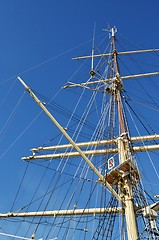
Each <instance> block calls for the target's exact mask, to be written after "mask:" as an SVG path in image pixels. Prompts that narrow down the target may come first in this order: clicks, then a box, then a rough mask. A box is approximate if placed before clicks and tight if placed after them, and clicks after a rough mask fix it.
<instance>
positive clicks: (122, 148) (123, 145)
mask: <svg viewBox="0 0 159 240" xmlns="http://www.w3.org/2000/svg"><path fill="white" fill-rule="evenodd" d="M115 32H116V29H115V28H112V29H111V33H112V45H113V60H114V68H115V75H116V76H115V77H116V80H115V82H114V86H113V87H114V89H113V91H111V92H112V94H115V98H116V101H117V106H118V119H119V126H120V128H119V130H120V133H119V134H120V137H119V138H118V149H119V162H120V164H124V163H126V162H127V161H128V160H130V154H131V152H130V147H129V143H128V133H127V131H126V129H125V122H124V113H123V108H122V102H121V93H122V89H123V86H122V82H121V79H120V72H119V65H118V56H117V51H116V43H115ZM123 183H124V185H123V187H120V191H121V193H122V194H123V200H124V204H125V217H126V226H127V235H128V240H136V239H138V236H139V235H138V228H137V223H136V217H135V210H134V201H133V189H132V188H133V186H132V183H131V177H130V170H129V171H128V172H127V174H126V176H124V177H123Z"/></svg>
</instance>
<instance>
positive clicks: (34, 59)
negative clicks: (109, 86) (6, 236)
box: [0, 0, 159, 212]
mask: <svg viewBox="0 0 159 240" xmlns="http://www.w3.org/2000/svg"><path fill="white" fill-rule="evenodd" d="M158 9H159V1H158V0H151V1H144V0H134V1H127V0H121V1H119V0H114V1H108V0H98V1H95V0H79V1H74V0H67V1H66V0H63V1H62V0H1V1H0V33H1V34H0V113H1V114H0V115H1V119H0V129H2V130H1V135H0V145H1V146H0V156H1V158H0V163H1V168H0V169H1V170H0V189H1V194H0V212H3V211H7V207H8V208H10V207H11V205H12V203H13V199H12V196H13V195H14V194H15V192H16V191H17V189H18V186H19V183H20V180H21V177H22V175H23V172H24V169H25V167H24V165H25V163H23V162H22V161H21V160H20V158H21V157H22V156H24V155H28V153H29V149H30V148H32V147H36V146H39V145H40V144H42V143H44V142H46V141H47V138H51V137H52V136H54V131H55V132H56V130H55V129H54V127H53V128H52V125H51V124H50V121H49V120H48V119H47V118H46V117H45V116H43V115H42V116H40V118H39V120H38V121H37V122H36V123H33V124H32V126H31V127H29V128H28V130H26V131H25V132H24V133H23V134H22V136H21V133H22V132H23V131H24V130H25V129H26V128H27V126H28V125H29V124H30V123H31V121H32V120H33V119H34V118H35V117H36V116H37V114H38V113H39V112H40V109H39V108H38V106H36V104H35V103H34V102H33V100H32V99H30V98H29V97H26V96H25V97H24V98H23V100H22V103H20V104H19V107H18V109H17V108H16V109H17V110H16V113H14V114H13V115H12V111H13V109H14V107H16V104H17V103H18V101H19V99H20V97H21V96H22V95H23V92H24V89H23V88H22V86H21V85H20V83H19V82H17V81H16V76H18V75H20V76H21V77H22V78H23V79H24V80H25V81H26V83H27V84H28V85H29V86H30V87H31V88H33V89H35V90H36V91H38V92H40V93H41V94H43V95H45V96H47V97H50V98H51V97H53V96H54V95H55V94H56V92H57V91H59V89H60V87H62V86H63V85H64V83H65V82H66V81H67V80H68V79H69V77H70V76H71V74H72V73H73V71H72V69H71V58H72V57H74V56H76V55H80V54H82V53H83V52H82V51H83V49H82V47H84V51H85V52H86V47H87V49H88V52H87V53H89V51H91V38H92V33H93V28H94V24H96V31H97V32H98V33H99V32H100V31H101V33H102V29H104V28H106V27H107V24H109V25H110V26H116V27H117V28H118V32H119V33H120V34H123V35H124V36H126V37H127V38H128V39H130V40H132V41H133V42H135V43H138V44H139V45H140V46H143V48H159V28H158V22H159V15H158ZM102 34H103V33H102ZM86 42H87V44H84V45H82V44H83V43H86ZM72 49H74V51H72ZM130 50H132V49H130ZM85 52H84V53H85ZM74 54H76V55H74ZM57 100H58V99H57ZM60 104H63V102H62V100H61V102H60ZM69 107H70V106H69ZM9 118H11V119H12V121H11V119H9ZM7 121H8V124H9V126H8V124H7ZM5 124H6V125H5ZM5 129H6V130H5ZM51 131H53V132H52V133H51ZM8 210H9V209H8Z"/></svg>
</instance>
